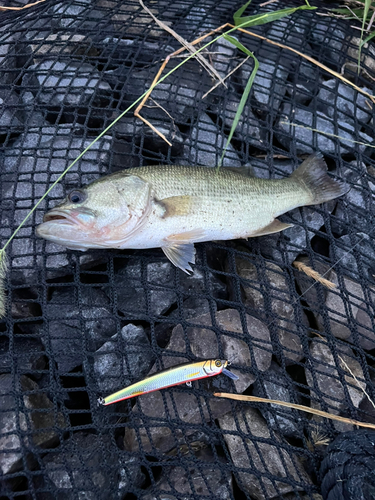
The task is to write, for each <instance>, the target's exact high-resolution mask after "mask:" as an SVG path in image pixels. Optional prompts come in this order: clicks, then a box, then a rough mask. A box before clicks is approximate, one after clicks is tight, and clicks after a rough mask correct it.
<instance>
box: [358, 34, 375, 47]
mask: <svg viewBox="0 0 375 500" xmlns="http://www.w3.org/2000/svg"><path fill="white" fill-rule="evenodd" d="M374 36H375V31H373V32H372V33H371V34H370V35H369V36H368V37H367V38H365V39H364V40H362V42H361V47H363V45H365V44H366V43H367V42H369V41H370V40H372V39H373V38H374Z"/></svg>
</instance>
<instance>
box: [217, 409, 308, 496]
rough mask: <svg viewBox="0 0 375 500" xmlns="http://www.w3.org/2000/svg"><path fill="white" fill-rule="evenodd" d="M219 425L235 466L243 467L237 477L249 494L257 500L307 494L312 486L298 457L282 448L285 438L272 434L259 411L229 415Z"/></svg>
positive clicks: (241, 411)
mask: <svg viewBox="0 0 375 500" xmlns="http://www.w3.org/2000/svg"><path fill="white" fill-rule="evenodd" d="M219 425H220V428H221V429H222V430H223V431H225V434H224V439H225V442H226V444H227V447H228V450H229V453H230V455H231V458H232V461H233V464H234V466H235V467H239V468H241V472H237V471H236V472H235V475H236V476H237V478H238V483H239V485H240V487H241V489H242V490H243V491H244V492H245V493H247V494H249V495H251V496H252V497H253V498H255V499H257V500H264V499H265V498H269V499H272V498H280V495H285V494H286V493H289V492H292V491H294V492H295V491H303V490H305V488H306V485H307V484H311V480H310V478H309V477H308V476H307V474H306V472H305V471H304V469H303V467H302V465H301V463H300V461H299V459H298V457H297V456H296V455H294V454H289V453H288V452H287V451H286V450H285V448H281V446H282V444H281V443H283V441H282V439H281V438H280V437H279V436H278V434H277V433H275V432H272V434H270V432H269V430H268V427H267V424H266V422H265V421H264V419H263V418H262V417H261V416H260V415H259V413H258V411H257V410H255V409H252V408H246V410H236V411H235V413H234V414H232V413H227V414H226V415H224V416H223V417H221V418H219ZM243 434H245V435H248V436H249V439H246V438H244V437H243ZM259 438H260V439H259ZM258 439H259V441H258ZM275 442H276V443H277V444H276V445H275ZM244 469H248V470H249V472H245V471H244ZM291 481H293V483H291ZM265 495H266V496H265Z"/></svg>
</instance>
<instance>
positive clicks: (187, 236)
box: [161, 229, 205, 274]
mask: <svg viewBox="0 0 375 500" xmlns="http://www.w3.org/2000/svg"><path fill="white" fill-rule="evenodd" d="M204 238H205V232H204V231H203V230H201V229H196V230H193V231H187V232H185V233H179V234H171V235H170V236H168V238H166V240H165V246H162V247H161V249H162V250H163V252H164V253H165V255H166V256H167V257H168V259H169V260H170V261H171V262H172V264H174V265H175V266H176V267H179V268H180V269H181V270H182V271H184V272H185V273H186V274H189V271H190V272H193V270H192V268H191V266H190V263H191V264H194V263H195V248H194V243H193V242H194V241H199V240H202V239H204Z"/></svg>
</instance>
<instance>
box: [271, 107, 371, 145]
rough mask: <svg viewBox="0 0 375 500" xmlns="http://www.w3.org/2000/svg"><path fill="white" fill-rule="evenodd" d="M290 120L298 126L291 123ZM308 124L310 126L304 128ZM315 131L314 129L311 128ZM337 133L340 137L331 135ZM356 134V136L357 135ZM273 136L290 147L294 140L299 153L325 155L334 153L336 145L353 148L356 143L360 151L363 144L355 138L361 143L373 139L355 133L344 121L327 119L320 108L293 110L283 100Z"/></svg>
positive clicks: (361, 133) (351, 126)
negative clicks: (357, 142)
mask: <svg viewBox="0 0 375 500" xmlns="http://www.w3.org/2000/svg"><path fill="white" fill-rule="evenodd" d="M291 123H294V124H296V125H301V126H298V127H296V126H293V125H291ZM306 127H310V128H306ZM311 129H314V130H318V131H319V132H320V133H318V132H314V130H311ZM332 134H334V135H338V136H340V138H332V137H330V135H331V136H332ZM357 135H358V136H357ZM276 137H277V139H278V140H279V141H280V143H281V144H282V145H283V146H284V147H286V148H287V149H289V148H290V146H291V143H292V142H293V143H294V142H295V147H296V150H297V152H298V153H314V152H315V151H317V150H319V151H321V152H322V153H324V154H327V153H331V154H333V153H335V152H336V148H337V145H338V144H341V145H342V146H343V147H344V148H346V149H349V150H350V151H352V150H353V147H354V146H355V147H356V148H358V149H359V150H360V151H363V150H364V149H365V148H366V146H365V145H358V144H355V142H354V141H358V140H360V141H362V142H364V143H370V144H371V142H372V138H371V137H370V136H368V135H367V134H365V133H363V132H358V134H357V132H356V131H355V129H354V126H353V125H352V124H351V123H349V122H348V121H347V120H342V119H340V118H339V119H337V120H336V119H335V120H333V119H332V118H329V117H328V116H327V115H325V114H324V113H322V112H321V111H317V112H316V113H314V112H313V110H312V109H309V108H302V107H295V108H293V109H292V106H291V104H290V103H284V104H283V105H282V107H281V117H280V120H279V122H278V124H277V132H276Z"/></svg>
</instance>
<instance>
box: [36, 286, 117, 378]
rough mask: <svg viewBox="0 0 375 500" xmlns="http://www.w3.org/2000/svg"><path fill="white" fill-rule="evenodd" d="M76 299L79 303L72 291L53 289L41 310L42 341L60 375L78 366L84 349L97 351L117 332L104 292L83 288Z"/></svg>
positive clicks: (84, 351)
mask: <svg viewBox="0 0 375 500" xmlns="http://www.w3.org/2000/svg"><path fill="white" fill-rule="evenodd" d="M80 299H81V300H80V303H79V302H78V300H77V297H76V296H75V293H74V289H72V288H64V289H62V290H55V291H54V293H53V295H52V299H51V301H50V302H49V303H48V304H47V306H46V308H45V315H46V318H47V320H48V323H47V332H46V334H44V335H43V336H42V341H43V343H44V344H45V345H46V346H48V348H49V350H50V352H51V353H52V356H53V359H54V361H55V362H56V363H57V366H58V371H59V372H60V373H66V372H69V371H70V370H72V369H73V368H76V367H77V366H79V365H81V364H82V362H83V360H84V359H85V358H86V356H87V350H89V351H95V350H97V349H98V348H99V347H101V346H102V345H103V344H104V342H105V341H106V340H107V339H108V338H110V337H111V336H112V335H113V333H114V332H116V329H117V323H116V318H115V317H114V316H113V314H112V312H111V311H110V309H109V300H108V298H107V297H106V295H105V294H104V292H102V291H101V290H98V289H95V288H83V289H82V290H81V294H80Z"/></svg>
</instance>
